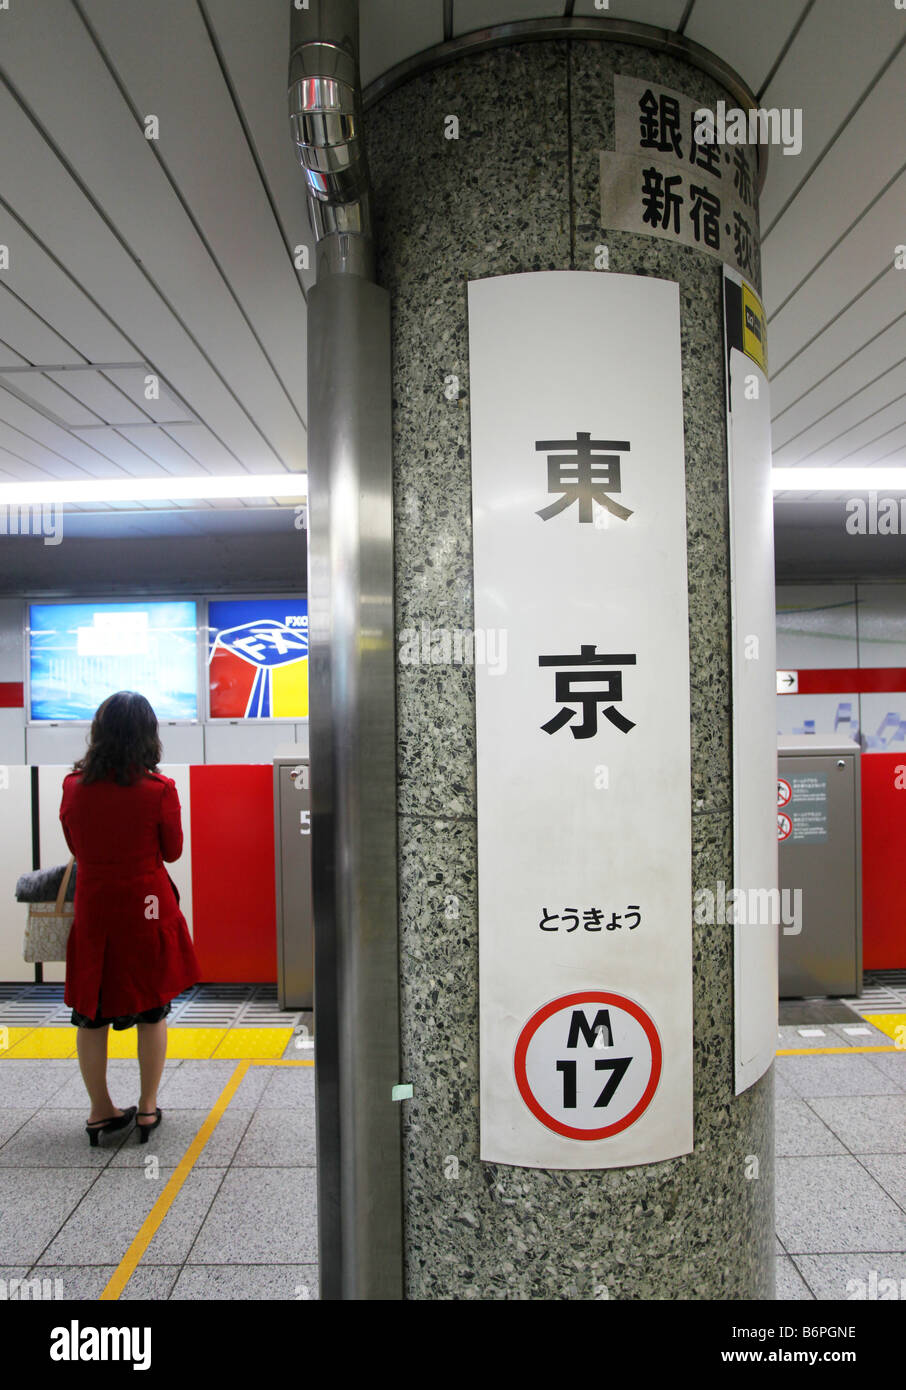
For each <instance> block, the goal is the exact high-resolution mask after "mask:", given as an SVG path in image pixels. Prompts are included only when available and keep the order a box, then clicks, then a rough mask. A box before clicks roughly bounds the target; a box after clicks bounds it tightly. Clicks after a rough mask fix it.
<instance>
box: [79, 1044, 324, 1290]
mask: <svg viewBox="0 0 906 1390" xmlns="http://www.w3.org/2000/svg"><path fill="white" fill-rule="evenodd" d="M273 1031H274V1032H276V1031H283V1030H277V1029H274V1030H273ZM284 1046H285V1044H284ZM313 1066H314V1061H313V1060H312V1059H311V1058H308V1057H304V1058H298V1059H296V1058H295V1057H286V1058H275V1057H244V1058H243V1059H242V1060H241V1061H239V1062H238V1063H237V1065H236V1070H235V1071H234V1072H233V1074H232V1076H231V1077H230V1079H229V1081H228V1082H227V1084H226V1085H225V1086H224V1088H223V1090H222V1091H221V1093H220V1095H219V1096H218V1097H217V1100H216V1101H215V1103H214V1105H213V1107H212V1109H211V1111H210V1113H209V1114H208V1117H207V1119H206V1120H205V1122H204V1124H203V1125H202V1126H201V1129H200V1130H199V1131H198V1133H197V1134H196V1136H195V1138H194V1139H193V1140H192V1142H191V1144H190V1145H189V1147H188V1148H187V1149H186V1152H185V1153H184V1154H183V1156H182V1159H181V1160H180V1163H179V1166H178V1167H177V1168H176V1169H175V1170H174V1172H173V1173H172V1175H171V1176H170V1179H169V1181H168V1182H167V1185H166V1187H165V1188H164V1190H163V1192H162V1193H161V1194H160V1196H159V1197H158V1199H157V1201H156V1202H155V1203H154V1206H153V1207H152V1208H151V1210H150V1211H149V1212H148V1215H147V1216H146V1217H145V1220H144V1222H143V1223H142V1225H141V1227H140V1228H139V1231H138V1234H137V1235H136V1237H135V1239H134V1240H133V1242H132V1244H131V1245H130V1246H129V1249H128V1250H127V1251H126V1253H125V1255H124V1256H123V1258H122V1259H121V1260H120V1263H119V1265H118V1266H117V1268H116V1269H115V1270H114V1272H113V1274H112V1275H111V1277H110V1280H109V1282H108V1284H107V1287H106V1288H105V1289H104V1291H103V1293H102V1294H101V1295H100V1297H99V1301H100V1300H101V1299H105V1300H107V1301H113V1300H115V1299H118V1298H119V1296H120V1294H121V1293H122V1292H123V1289H124V1288H125V1287H126V1285H127V1284H128V1283H129V1280H130V1279H131V1278H132V1276H133V1274H134V1273H135V1271H136V1269H137V1267H138V1265H139V1262H140V1260H141V1258H142V1256H143V1255H144V1253H145V1251H146V1250H147V1248H148V1246H149V1245H150V1244H151V1241H152V1240H153V1239H154V1236H155V1234H156V1232H157V1230H158V1227H159V1226H160V1224H161V1222H162V1221H163V1219H164V1217H165V1216H166V1214H167V1212H168V1211H169V1210H170V1208H171V1206H172V1205H173V1202H174V1200H175V1198H176V1195H177V1193H178V1192H179V1190H180V1188H181V1187H182V1186H183V1184H184V1183H185V1181H186V1178H187V1177H188V1176H189V1174H190V1173H191V1171H192V1169H193V1168H194V1166H195V1164H196V1162H197V1160H198V1156H199V1154H200V1153H201V1151H202V1149H203V1148H204V1146H205V1144H206V1143H207V1142H208V1140H209V1139H210V1137H211V1135H212V1134H213V1133H214V1130H215V1129H216V1128H217V1126H218V1125H219V1124H220V1121H221V1120H222V1119H223V1117H224V1115H225V1114H226V1108H227V1106H228V1105H229V1103H230V1101H231V1100H232V1099H233V1096H234V1095H235V1094H236V1091H237V1090H238V1089H239V1083H240V1082H241V1081H242V1078H243V1077H244V1076H245V1074H246V1072H247V1071H248V1069H249V1067H313Z"/></svg>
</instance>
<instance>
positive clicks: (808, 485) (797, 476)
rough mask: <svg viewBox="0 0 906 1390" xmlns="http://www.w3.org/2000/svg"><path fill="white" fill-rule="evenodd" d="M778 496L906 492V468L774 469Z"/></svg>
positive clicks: (772, 484)
mask: <svg viewBox="0 0 906 1390" xmlns="http://www.w3.org/2000/svg"><path fill="white" fill-rule="evenodd" d="M771 486H772V487H773V489H774V491H775V492H877V491H878V490H880V489H882V488H883V489H884V490H885V491H886V492H906V468H775V469H773V470H772V472H771Z"/></svg>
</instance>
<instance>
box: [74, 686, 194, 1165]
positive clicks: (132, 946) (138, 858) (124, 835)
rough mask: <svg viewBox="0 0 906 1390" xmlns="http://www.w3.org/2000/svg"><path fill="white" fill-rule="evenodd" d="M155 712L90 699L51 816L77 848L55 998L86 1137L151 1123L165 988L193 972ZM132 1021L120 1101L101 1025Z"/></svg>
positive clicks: (140, 704)
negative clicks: (175, 878) (83, 748)
mask: <svg viewBox="0 0 906 1390" xmlns="http://www.w3.org/2000/svg"><path fill="white" fill-rule="evenodd" d="M160 756H161V745H160V737H159V735H158V729H157V716H156V715H155V713H154V710H153V709H152V708H151V706H150V705H149V703H148V701H147V700H146V699H145V697H144V695H138V694H136V693H135V692H133V691H129V690H121V691H119V693H118V694H116V695H111V696H110V697H109V699H107V700H105V701H104V702H103V704H102V705H100V707H99V708H98V710H97V713H96V714H95V716H94V720H93V722H92V725H91V734H90V737H89V742H88V752H87V753H86V754H85V757H84V758H82V759H81V760H80V761H79V762H77V763H76V764H75V770H74V771H73V772H71V773H70V774H69V776H68V777H66V778H65V779H64V781H63V801H62V804H61V806H60V820H61V821H62V823H63V834H64V835H65V836H66V843H67V844H68V845H69V848H70V850H71V851H72V853H73V854H74V855H75V858H76V866H77V868H78V873H77V875H76V892H75V913H74V916H73V921H72V927H71V929H70V933H69V944H68V947H67V951H66V988H65V992H64V995H63V998H64V1000H65V1002H66V1003H67V1004H69V1005H70V1006H71V1008H72V1011H73V1012H72V1022H73V1024H74V1025H75V1027H77V1028H78V1034H77V1043H78V1054H79V1066H80V1067H81V1071H82V1079H83V1080H84V1082H85V1086H86V1088H87V1090H88V1095H89V1097H90V1100H91V1115H90V1117H89V1120H88V1125H87V1130H88V1135H89V1138H90V1141H91V1143H92V1145H95V1144H97V1142H98V1136H99V1135H100V1134H102V1133H104V1132H106V1131H108V1130H115V1129H122V1128H124V1127H125V1126H126V1125H127V1124H129V1123H130V1121H131V1120H132V1118H133V1117H134V1116H135V1118H136V1124H137V1126H138V1127H139V1130H140V1133H139V1139H140V1141H141V1142H142V1143H144V1142H145V1141H146V1140H147V1138H148V1134H149V1132H150V1131H151V1130H152V1129H156V1128H157V1126H158V1125H159V1124H160V1119H161V1115H160V1110H159V1109H158V1107H157V1087H158V1084H159V1082H160V1078H161V1073H162V1072H163V1067H164V1061H165V1059H166V1055H167V1024H166V1021H165V1019H166V1015H167V1014H168V1013H169V1012H170V1000H171V999H173V998H175V997H176V995H178V994H181V993H182V991H183V990H185V989H188V988H189V986H190V985H193V984H195V983H196V982H197V981H198V979H199V971H198V961H197V960H196V958H195V951H194V949H193V946H192V941H191V938H190V936H189V932H188V928H187V927H186V921H185V918H184V917H183V915H182V913H181V912H180V910H179V899H178V896H177V893H176V888H175V886H174V884H173V882H172V880H171V879H170V877H169V875H168V874H167V871H166V869H165V868H164V861H165V860H167V861H172V860H174V859H178V858H179V856H180V855H181V854H182V823H181V820H180V813H179V797H178V796H177V794H176V786H175V783H174V782H173V781H172V779H171V778H169V777H164V776H162V775H161V774H160V773H159V772H157V771H156V769H157V764H158V762H159V761H160ZM111 1023H112V1024H113V1027H114V1028H115V1029H117V1030H120V1029H123V1028H131V1027H132V1026H133V1024H137V1026H138V1064H139V1071H140V1073H141V1095H140V1097H139V1103H138V1114H137V1115H136V1107H135V1106H131V1107H130V1109H129V1110H128V1111H123V1110H120V1109H119V1108H118V1107H117V1106H116V1105H114V1103H113V1101H112V1100H111V1098H110V1092H109V1091H108V1089H107V1029H108V1026H109V1025H110V1024H111Z"/></svg>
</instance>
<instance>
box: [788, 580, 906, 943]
mask: <svg viewBox="0 0 906 1390" xmlns="http://www.w3.org/2000/svg"><path fill="white" fill-rule="evenodd" d="M777 666H778V669H779V670H781V671H791V672H795V673H796V677H797V683H798V693H797V694H790V695H783V694H778V696H777V732H778V733H783V734H800V735H801V734H812V733H815V734H829V733H838V734H846V735H848V736H850V737H851V738H853V739H854V740H855V741H856V742H857V743H859V744H860V746H861V748H862V779H861V780H862V916H863V959H864V966H865V968H866V969H900V968H903V967H906V879H904V876H903V874H902V871H901V868H900V866H901V864H902V860H903V853H904V846H906V583H889V584H862V583H850V584H782V585H778V587H777Z"/></svg>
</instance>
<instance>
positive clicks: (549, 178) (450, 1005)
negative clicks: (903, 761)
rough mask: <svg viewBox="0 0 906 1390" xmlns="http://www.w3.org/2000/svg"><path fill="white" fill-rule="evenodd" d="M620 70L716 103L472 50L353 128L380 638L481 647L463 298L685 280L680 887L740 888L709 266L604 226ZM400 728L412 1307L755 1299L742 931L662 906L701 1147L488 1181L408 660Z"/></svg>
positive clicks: (769, 1277) (766, 1149) (464, 768)
mask: <svg viewBox="0 0 906 1390" xmlns="http://www.w3.org/2000/svg"><path fill="white" fill-rule="evenodd" d="M614 73H624V74H627V75H630V76H635V77H642V78H645V79H647V80H649V81H652V82H656V83H658V84H661V85H663V86H667V87H670V88H673V89H675V90H678V91H680V92H684V93H686V94H687V95H689V96H691V97H694V98H695V99H696V100H697V101H699V103H700V104H701V105H709V106H711V107H712V108H713V106H714V104H715V102H716V101H718V100H719V99H723V100H725V101H727V103H728V105H733V104H734V102H733V98H732V96H730V95H729V94H728V93H727V92H726V91H725V90H724V89H723V88H722V87H721V86H719V85H718V84H717V83H716V82H715V81H714V80H713V79H712V78H711V77H709V76H707V75H706V74H705V73H704V72H702V71H700V70H699V69H697V68H696V67H694V66H692V65H691V64H690V63H687V62H685V61H683V60H681V59H679V58H675V57H673V56H671V55H667V54H665V53H662V52H658V51H654V50H649V49H645V48H640V47H635V46H630V45H628V44H618V43H613V42H607V41H599V40H594V39H584V38H583V39H566V38H556V39H549V40H545V41H543V42H532V43H521V44H517V45H515V46H510V47H502V48H497V49H494V50H491V51H485V52H481V53H473V54H467V55H465V56H462V57H460V58H458V59H457V60H456V61H454V62H452V63H449V64H447V65H445V66H441V67H438V68H435V69H434V70H432V71H427V72H422V73H420V74H418V75H416V76H414V77H411V78H410V79H409V80H408V81H407V82H405V84H403V85H402V86H400V87H398V88H397V89H396V90H393V91H391V92H389V93H388V94H387V95H385V96H383V97H382V98H381V99H380V100H379V101H378V102H376V103H375V104H374V105H372V106H371V107H370V109H369V110H368V113H367V117H366V122H365V124H366V137H367V144H368V155H369V162H370V166H371V171H372V177H373V186H374V207H375V216H376V224H377V226H376V246H377V259H378V279H379V281H380V283H382V284H383V285H384V286H385V287H386V288H387V289H388V290H389V292H390V295H391V299H392V316H393V317H392V334H393V448H394V516H395V522H394V524H395V549H396V559H395V602H396V623H397V629H398V631H403V630H407V629H409V630H411V629H417V630H418V631H419V632H421V630H422V627H423V625H425V626H427V628H429V629H436V628H441V627H443V628H448V629H471V628H472V627H473V607H472V602H473V595H472V551H471V499H470V461H469V362H468V325H467V303H466V286H467V282H468V281H469V280H470V279H477V278H482V277H485V276H491V275H504V274H510V273H514V272H518V271H539V270H567V269H576V270H593V269H594V268H595V265H594V251H595V247H596V246H597V245H599V244H601V243H605V244H606V245H607V246H608V248H609V266H610V270H611V271H614V272H618V273H624V274H638V275H655V276H659V277H661V278H665V279H671V280H676V281H677V282H678V284H679V287H680V306H681V322H682V354H683V391H684V426H685V448H686V489H687V491H686V497H687V528H688V571H689V628H690V631H689V638H690V668H691V672H692V675H691V707H692V728H691V747H692V786H691V790H690V795H691V798H692V813H693V820H692V823H693V888H694V889H696V888H699V887H708V886H712V885H714V884H715V883H716V881H717V880H721V879H722V880H723V881H724V882H725V883H731V882H732V881H733V868H732V849H733V846H732V775H731V727H730V593H729V557H728V546H729V536H728V511H727V465H726V429H725V414H724V410H725V407H724V394H723V393H724V367H723V341H722V311H721V267H720V262H719V260H717V259H715V258H713V257H710V256H708V255H706V254H704V253H702V252H700V251H698V250H696V249H694V248H689V247H685V246H679V245H675V244H673V243H670V242H667V241H665V240H656V239H654V238H649V237H642V236H637V235H635V234H630V233H623V232H619V231H614V230H612V229H609V228H607V227H606V226H601V225H600V219H601V209H600V196H599V182H598V154H599V152H600V151H601V150H607V149H613V147H614V138H613V137H614V97H613V74H614ZM449 115H455V116H456V117H457V118H458V122H459V138H458V139H457V140H449V139H445V138H444V129H445V120H446V118H447V117H448V116H449ZM601 273H606V272H603V271H602V272H601ZM397 720H398V805H397V814H398V832H399V876H400V930H401V948H400V977H401V1009H402V1025H401V1026H402V1055H403V1067H402V1073H401V1079H402V1080H404V1081H407V1082H411V1083H412V1085H413V1088H414V1092H413V1097H412V1099H411V1100H408V1101H406V1102H404V1112H403V1128H404V1138H403V1146H404V1147H403V1165H404V1212H405V1215H404V1222H405V1260H406V1274H405V1280H406V1284H405V1286H406V1293H407V1297H409V1298H419V1299H422V1298H456V1299H460V1298H482V1299H484V1298H495V1299H496V1298H499V1299H550V1298H555V1299H556V1298H570V1299H592V1298H611V1299H720V1300H732V1299H744V1298H771V1297H773V1265H774V1260H773V1255H774V1235H773V1077H772V1071H773V1069H771V1072H769V1073H768V1074H767V1075H766V1076H765V1077H763V1078H762V1080H761V1081H759V1082H758V1083H756V1084H755V1085H754V1086H753V1087H751V1088H750V1089H749V1090H748V1091H746V1092H745V1093H743V1094H742V1095H741V1096H739V1097H737V1096H735V1095H734V1087H733V953H732V927H729V926H723V925H718V924H716V925H697V924H695V923H694V922H693V920H692V903H689V904H678V905H677V910H678V912H679V913H683V914H687V915H688V918H689V921H690V927H691V929H692V930H693V933H694V1001H695V1002H694V1008H695V1014H694V1026H695V1053H694V1055H695V1080H694V1107H695V1109H694V1120H695V1150H694V1152H693V1153H691V1154H688V1155H686V1156H684V1157H682V1158H679V1159H676V1160H672V1161H668V1162H663V1163H657V1164H651V1165H646V1166H641V1167H635V1168H626V1169H620V1170H603V1171H594V1172H568V1171H548V1170H535V1169H529V1168H516V1167H508V1166H504V1165H494V1164H487V1163H483V1162H481V1161H480V1160H479V1156H478V1154H479V1134H478V1095H479V1093H478V1080H479V1076H478V922H477V910H476V820H475V805H476V802H475V710H474V679H473V670H472V668H471V667H470V666H468V665H466V664H462V665H457V664H447V665H441V664H438V665H433V664H426V663H425V654H424V653H423V654H422V661H421V662H420V663H419V664H417V665H416V664H404V663H398V666H397ZM751 1156H755V1157H756V1158H757V1159H758V1172H759V1176H758V1177H757V1178H754V1179H753V1178H752V1177H751V1176H748V1175H747V1174H751V1172H752V1168H753V1165H752V1164H751Z"/></svg>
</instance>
